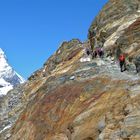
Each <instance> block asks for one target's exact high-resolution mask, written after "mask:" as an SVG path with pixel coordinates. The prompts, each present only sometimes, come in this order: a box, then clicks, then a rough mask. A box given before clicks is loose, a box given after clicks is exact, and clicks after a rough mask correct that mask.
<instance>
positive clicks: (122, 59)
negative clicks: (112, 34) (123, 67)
mask: <svg viewBox="0 0 140 140" xmlns="http://www.w3.org/2000/svg"><path fill="white" fill-rule="evenodd" d="M119 61H121V62H122V61H125V56H124V55H123V54H121V55H120V56H119Z"/></svg>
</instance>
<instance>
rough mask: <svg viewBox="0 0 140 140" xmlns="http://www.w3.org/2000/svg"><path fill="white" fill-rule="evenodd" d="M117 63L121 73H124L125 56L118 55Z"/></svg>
mask: <svg viewBox="0 0 140 140" xmlns="http://www.w3.org/2000/svg"><path fill="white" fill-rule="evenodd" d="M119 63H120V69H121V72H123V71H125V70H126V64H125V56H124V54H120V56H119Z"/></svg>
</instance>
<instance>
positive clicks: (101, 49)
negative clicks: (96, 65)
mask: <svg viewBox="0 0 140 140" xmlns="http://www.w3.org/2000/svg"><path fill="white" fill-rule="evenodd" d="M98 55H99V57H100V58H103V56H104V51H103V48H99V49H98Z"/></svg>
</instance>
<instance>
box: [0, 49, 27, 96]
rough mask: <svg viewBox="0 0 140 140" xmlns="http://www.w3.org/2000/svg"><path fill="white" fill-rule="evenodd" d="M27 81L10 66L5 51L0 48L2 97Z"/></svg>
mask: <svg viewBox="0 0 140 140" xmlns="http://www.w3.org/2000/svg"><path fill="white" fill-rule="evenodd" d="M24 82H25V80H24V79H23V78H22V77H21V76H20V75H19V74H18V73H17V72H16V71H15V70H14V69H13V68H12V67H11V66H10V65H9V64H8V60H7V58H6V55H5V53H4V51H3V50H2V49H1V48H0V96H1V95H5V94H7V92H8V91H9V90H11V89H13V87H15V86H16V85H18V84H21V83H24Z"/></svg>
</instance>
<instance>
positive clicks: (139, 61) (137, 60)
mask: <svg viewBox="0 0 140 140" xmlns="http://www.w3.org/2000/svg"><path fill="white" fill-rule="evenodd" d="M134 64H135V67H136V72H137V73H139V72H140V57H136V58H135V60H134Z"/></svg>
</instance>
